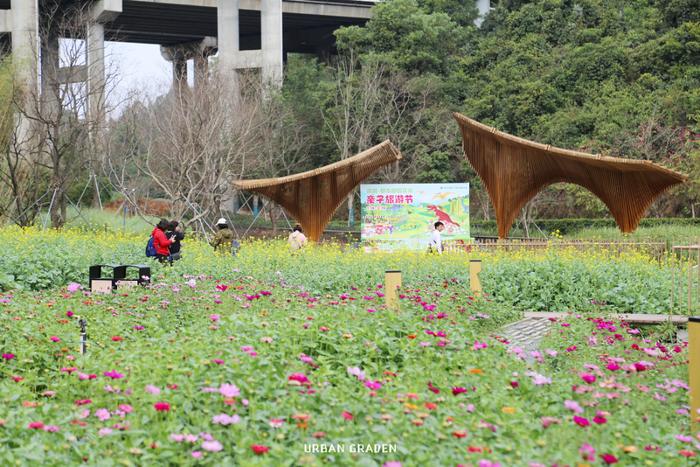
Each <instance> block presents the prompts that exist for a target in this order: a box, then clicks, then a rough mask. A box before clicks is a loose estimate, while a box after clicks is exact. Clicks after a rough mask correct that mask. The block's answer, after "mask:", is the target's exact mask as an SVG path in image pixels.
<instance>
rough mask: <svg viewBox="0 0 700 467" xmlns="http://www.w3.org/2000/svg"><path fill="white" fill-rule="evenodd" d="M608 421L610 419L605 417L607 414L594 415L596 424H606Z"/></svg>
mask: <svg viewBox="0 0 700 467" xmlns="http://www.w3.org/2000/svg"><path fill="white" fill-rule="evenodd" d="M607 422H608V419H607V418H605V416H604V415H602V414H600V413H599V414H596V416H595V417H593V423H595V424H596V425H604V424H606V423H607Z"/></svg>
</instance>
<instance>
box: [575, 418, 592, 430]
mask: <svg viewBox="0 0 700 467" xmlns="http://www.w3.org/2000/svg"><path fill="white" fill-rule="evenodd" d="M574 423H575V424H577V425H578V426H580V427H583V428H585V427H587V426H589V425H590V424H591V422H589V421H588V419H587V418H585V417H579V416H578V415H574Z"/></svg>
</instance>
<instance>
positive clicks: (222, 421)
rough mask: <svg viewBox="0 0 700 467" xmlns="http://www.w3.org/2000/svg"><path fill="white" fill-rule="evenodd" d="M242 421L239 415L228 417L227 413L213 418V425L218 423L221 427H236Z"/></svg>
mask: <svg viewBox="0 0 700 467" xmlns="http://www.w3.org/2000/svg"><path fill="white" fill-rule="evenodd" d="M240 421H241V417H239V416H238V415H236V414H234V415H227V414H225V413H222V414H219V415H214V417H213V418H212V422H213V423H217V424H219V425H224V426H226V425H235V424H236V423H238V422H240Z"/></svg>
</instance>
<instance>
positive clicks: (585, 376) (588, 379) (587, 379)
mask: <svg viewBox="0 0 700 467" xmlns="http://www.w3.org/2000/svg"><path fill="white" fill-rule="evenodd" d="M579 376H581V379H582V380H583V381H584V382H585V383H586V384H593V383H595V379H596V378H595V375H592V374H590V373H581V374H580V375H579Z"/></svg>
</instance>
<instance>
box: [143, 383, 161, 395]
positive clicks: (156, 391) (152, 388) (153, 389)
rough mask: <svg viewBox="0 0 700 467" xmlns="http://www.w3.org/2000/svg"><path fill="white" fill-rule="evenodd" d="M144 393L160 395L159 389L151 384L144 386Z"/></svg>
mask: <svg viewBox="0 0 700 467" xmlns="http://www.w3.org/2000/svg"><path fill="white" fill-rule="evenodd" d="M146 392H147V393H149V394H160V389H159V388H158V387H156V386H153V385H152V384H149V385H148V386H146Z"/></svg>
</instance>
